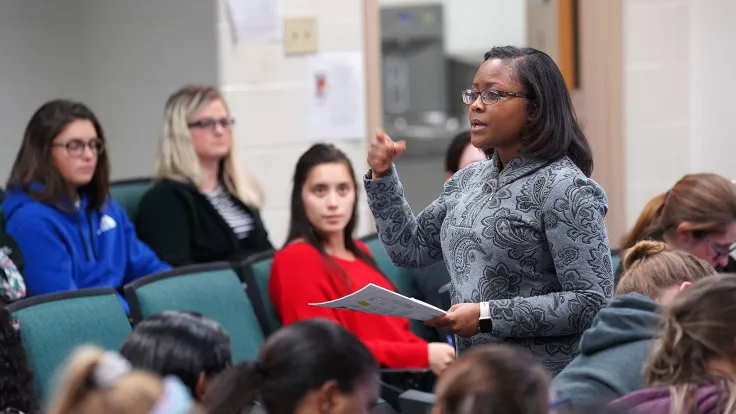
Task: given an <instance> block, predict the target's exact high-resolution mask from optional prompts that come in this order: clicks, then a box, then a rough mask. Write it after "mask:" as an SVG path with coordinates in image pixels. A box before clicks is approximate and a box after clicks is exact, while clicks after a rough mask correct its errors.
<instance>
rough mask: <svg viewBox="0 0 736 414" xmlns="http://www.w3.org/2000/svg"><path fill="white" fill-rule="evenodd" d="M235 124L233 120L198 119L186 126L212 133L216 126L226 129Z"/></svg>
mask: <svg viewBox="0 0 736 414" xmlns="http://www.w3.org/2000/svg"><path fill="white" fill-rule="evenodd" d="M234 124H235V120H234V119H232V118H230V119H228V118H222V119H200V120H199V121H195V122H190V123H188V124H187V126H188V127H189V128H201V129H208V130H210V131H214V130H215V128H216V126H217V125H220V126H221V127H222V128H223V129H228V128H230V127H232V126H233V125H234Z"/></svg>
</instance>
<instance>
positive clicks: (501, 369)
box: [433, 345, 550, 414]
mask: <svg viewBox="0 0 736 414" xmlns="http://www.w3.org/2000/svg"><path fill="white" fill-rule="evenodd" d="M549 387H550V375H549V373H548V372H547V370H546V369H545V368H544V367H543V366H542V364H541V363H539V361H537V360H536V359H535V358H534V357H533V356H532V355H531V354H530V353H528V352H526V351H524V350H522V349H519V348H512V347H509V346H506V345H491V346H487V347H483V348H476V349H472V350H470V351H468V352H466V353H464V354H463V355H462V356H461V357H460V358H459V359H458V360H457V361H455V362H454V363H452V364H451V365H450V366H449V367H448V368H447V370H446V371H445V372H444V373H442V375H441V376H440V378H439V380H438V382H437V389H436V395H437V402H436V404H435V407H434V410H433V414H471V413H472V414H490V413H499V412H508V413H518V414H547V412H548V407H549Z"/></svg>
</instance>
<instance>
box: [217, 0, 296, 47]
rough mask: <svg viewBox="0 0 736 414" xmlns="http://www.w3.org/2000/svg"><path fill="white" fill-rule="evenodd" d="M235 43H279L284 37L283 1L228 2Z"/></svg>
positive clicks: (232, 0) (230, 0) (248, 0)
mask: <svg viewBox="0 0 736 414" xmlns="http://www.w3.org/2000/svg"><path fill="white" fill-rule="evenodd" d="M226 1H227V9H228V10H227V11H228V14H229V16H230V24H231V25H232V29H233V35H234V36H235V41H236V42H238V43H278V42H280V41H281V39H283V36H284V20H283V19H282V12H281V0H226Z"/></svg>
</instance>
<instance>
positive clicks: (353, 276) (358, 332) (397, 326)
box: [268, 242, 429, 368]
mask: <svg viewBox="0 0 736 414" xmlns="http://www.w3.org/2000/svg"><path fill="white" fill-rule="evenodd" d="M358 243H359V244H358V245H359V247H360V248H361V249H363V250H365V251H366V252H367V251H368V249H367V248H366V246H365V245H364V244H362V243H360V242H358ZM333 259H334V260H335V262H336V263H337V264H338V265H339V266H340V267H341V268H342V269H343V270H344V271H345V274H346V275H348V277H349V278H350V287H351V289H350V291H348V289H347V287H346V286H345V285H344V284H343V282H342V279H341V276H340V275H339V273H338V274H335V272H332V273H328V270H327V268H326V267H325V266H326V264H325V262H324V261H323V258H322V257H321V256H320V253H319V251H318V250H317V249H315V248H314V247H312V246H311V245H309V244H307V243H293V244H291V245H289V246H286V247H285V248H284V249H282V250H281V251H279V252H278V253H276V256H274V260H273V266H272V267H271V279H270V282H269V286H268V291H269V294H270V295H271V300H272V301H273V304H274V306H275V307H276V311H277V312H278V314H279V316H280V317H281V322H282V323H283V324H284V325H288V324H290V323H294V322H296V321H299V320H302V319H310V318H324V319H329V320H332V321H335V322H337V323H339V324H340V325H342V326H343V327H345V328H346V329H347V330H349V331H350V332H352V333H353V335H355V336H357V337H358V338H359V339H360V340H361V341H363V343H364V344H365V345H366V346H367V347H368V349H370V350H371V352H372V353H373V356H374V357H375V358H376V360H378V363H379V364H380V365H381V366H383V367H386V368H427V367H428V366H429V362H428V361H429V360H428V355H427V352H428V347H427V342H425V341H424V340H422V339H421V338H419V337H418V336H416V335H414V334H413V333H412V332H411V330H409V321H408V320H407V319H402V318H397V317H393V316H383V315H373V314H369V313H362V312H355V311H349V310H341V309H329V308H322V307H318V306H310V305H309V303H318V302H327V301H330V300H334V299H338V298H340V297H342V296H345V295H346V294H348V293H352V292H355V291H357V290H360V289H362V288H363V287H365V286H366V285H367V284H369V283H373V284H375V285H377V286H381V287H384V288H386V289H391V290H393V287H391V284H390V283H389V282H388V281H387V280H386V278H385V277H384V276H383V275H381V274H380V273H379V272H377V271H375V270H374V269H373V268H372V267H371V266H370V265H368V264H367V263H365V262H363V261H362V260H359V259H356V260H353V261H350V260H344V259H339V258H333ZM331 274H332V275H333V276H331Z"/></svg>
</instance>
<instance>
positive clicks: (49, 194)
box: [7, 99, 110, 210]
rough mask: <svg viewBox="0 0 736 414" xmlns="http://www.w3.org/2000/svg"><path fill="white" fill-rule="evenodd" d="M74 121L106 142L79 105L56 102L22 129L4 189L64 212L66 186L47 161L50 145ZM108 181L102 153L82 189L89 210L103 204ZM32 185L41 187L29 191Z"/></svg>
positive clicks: (97, 125)
mask: <svg viewBox="0 0 736 414" xmlns="http://www.w3.org/2000/svg"><path fill="white" fill-rule="evenodd" d="M78 120H87V121H90V122H91V123H92V125H93V126H94V128H95V132H96V133H97V138H99V139H101V140H102V141H103V142H106V139H105V134H104V132H103V131H102V126H101V125H100V122H99V121H98V120H97V117H96V116H95V114H94V113H93V112H92V111H91V110H90V109H89V108H88V107H87V106H85V105H84V104H83V103H80V102H74V101H69V100H64V99H56V100H53V101H49V102H46V103H45V104H43V105H42V106H41V107H40V108H38V109H37V110H36V112H35V113H34V114H33V116H32V117H31V119H30V121H28V125H27V126H26V130H25V133H24V134H23V142H22V143H21V146H20V149H19V150H18V155H17V156H16V157H15V163H14V164H13V168H12V170H11V172H10V178H9V179H8V182H7V187H8V188H13V187H20V188H22V189H23V191H24V192H26V193H28V195H29V196H30V197H31V198H32V199H34V200H36V201H39V202H42V203H47V204H51V205H55V206H57V207H59V208H63V209H68V208H69V206H64V205H62V201H63V200H64V199H65V198H67V197H68V195H69V184H68V183H67V182H66V181H65V180H64V177H62V176H61V174H60V173H59V170H57V169H56V166H55V165H54V163H53V161H52V160H51V148H52V145H51V144H52V143H53V141H54V139H55V138H56V137H57V136H58V135H59V134H60V133H61V132H62V131H63V130H64V128H66V127H67V126H68V125H69V124H70V123H72V122H74V121H78ZM109 181H110V163H109V161H108V158H107V151H103V152H102V153H100V154H98V155H97V166H96V167H95V173H94V175H93V176H92V180H91V181H90V183H89V184H87V185H86V186H85V192H86V194H87V198H88V200H89V204H88V208H89V209H90V210H99V209H100V208H101V207H102V205H103V204H104V203H105V200H106V199H107V194H108V190H109V188H110V183H109ZM32 183H36V184H41V185H42V186H43V187H42V188H39V187H31V184H32Z"/></svg>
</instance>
